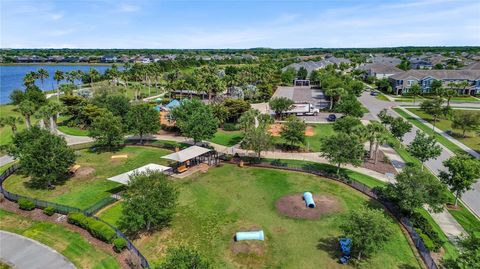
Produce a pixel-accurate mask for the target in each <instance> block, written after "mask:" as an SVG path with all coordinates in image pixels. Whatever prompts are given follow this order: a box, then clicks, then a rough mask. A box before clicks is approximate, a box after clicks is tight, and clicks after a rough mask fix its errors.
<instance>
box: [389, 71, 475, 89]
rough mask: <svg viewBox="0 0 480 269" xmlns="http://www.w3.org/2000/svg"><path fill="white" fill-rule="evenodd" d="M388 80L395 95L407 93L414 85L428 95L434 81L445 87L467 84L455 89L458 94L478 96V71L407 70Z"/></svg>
mask: <svg viewBox="0 0 480 269" xmlns="http://www.w3.org/2000/svg"><path fill="white" fill-rule="evenodd" d="M389 80H390V81H391V83H392V88H393V89H394V91H395V93H396V94H397V95H398V94H403V93H407V92H408V90H409V89H410V88H411V87H412V86H413V85H415V84H419V85H420V86H421V87H422V91H423V92H424V93H428V92H430V86H431V84H432V82H433V81H435V80H439V81H441V82H442V84H443V85H444V86H445V87H447V86H448V84H450V83H452V82H455V83H460V82H467V83H468V85H467V86H466V87H462V88H459V89H457V90H458V93H459V94H466V95H476V94H480V70H408V71H404V72H399V73H397V74H394V75H392V76H390V77H389Z"/></svg>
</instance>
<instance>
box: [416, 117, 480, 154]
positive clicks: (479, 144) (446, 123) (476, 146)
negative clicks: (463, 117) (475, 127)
mask: <svg viewBox="0 0 480 269" xmlns="http://www.w3.org/2000/svg"><path fill="white" fill-rule="evenodd" d="M408 110H409V111H410V112H413V113H414V114H415V115H417V116H419V117H421V118H422V119H424V120H426V121H427V122H429V123H431V124H433V118H432V116H431V115H428V114H427V113H425V112H423V111H422V110H421V109H419V108H408ZM456 111H466V110H454V112H456ZM468 111H469V112H472V113H475V114H477V115H478V117H480V110H476V111H475V110H468ZM435 128H438V129H440V130H442V131H448V130H450V131H452V132H453V133H452V135H451V136H453V137H454V138H455V139H457V140H458V141H460V142H461V143H463V144H465V145H466V146H468V147H470V148H471V149H473V150H475V151H477V152H480V137H479V136H478V134H477V133H476V132H474V131H467V132H465V136H466V137H463V135H462V130H459V129H454V128H452V121H451V120H450V119H444V118H441V119H439V120H437V122H436V123H435Z"/></svg>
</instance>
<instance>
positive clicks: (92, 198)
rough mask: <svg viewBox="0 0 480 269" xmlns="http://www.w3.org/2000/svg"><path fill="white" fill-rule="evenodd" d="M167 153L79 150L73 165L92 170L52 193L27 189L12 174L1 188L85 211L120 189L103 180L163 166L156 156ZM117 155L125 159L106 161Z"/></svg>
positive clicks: (127, 149) (23, 181)
mask: <svg viewBox="0 0 480 269" xmlns="http://www.w3.org/2000/svg"><path fill="white" fill-rule="evenodd" d="M168 153H170V151H168V150H164V149H158V148H151V147H136V146H129V147H125V148H123V149H121V150H119V151H118V152H115V153H110V152H105V153H92V152H90V151H88V150H80V151H77V154H78V157H77V162H76V163H77V164H79V165H80V166H81V167H83V168H84V169H93V171H92V173H91V174H88V175H76V176H75V177H73V178H70V179H68V180H66V181H65V182H64V183H63V184H62V185H59V186H56V188H55V189H53V190H45V189H34V188H31V187H28V184H27V182H28V180H29V178H28V177H25V176H23V175H21V174H19V173H16V174H14V175H12V176H10V177H9V178H8V179H7V180H6V181H5V182H4V187H5V189H7V190H8V191H11V192H13V193H17V194H21V195H25V196H28V197H32V198H37V199H42V200H47V201H52V202H56V203H60V204H64V205H69V206H74V207H78V208H81V209H85V208H88V207H89V206H91V205H93V204H95V203H96V202H98V201H100V200H102V199H104V198H106V197H108V196H110V195H111V194H112V193H115V192H117V191H118V188H121V186H122V185H121V184H119V183H116V182H112V181H109V180H106V179H107V178H108V177H111V176H115V175H118V174H121V173H125V172H128V171H130V170H133V169H135V168H138V167H140V166H143V165H145V164H148V163H156V164H167V160H163V159H161V158H160V156H163V155H166V154H168ZM117 154H127V155H128V159H116V160H112V159H111V158H110V157H111V156H112V155H117ZM81 169H82V168H81ZM79 173H80V172H79Z"/></svg>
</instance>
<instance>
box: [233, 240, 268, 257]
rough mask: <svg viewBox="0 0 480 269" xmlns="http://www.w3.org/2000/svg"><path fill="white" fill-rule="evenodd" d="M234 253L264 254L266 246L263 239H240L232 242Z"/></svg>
mask: <svg viewBox="0 0 480 269" xmlns="http://www.w3.org/2000/svg"><path fill="white" fill-rule="evenodd" d="M232 252H233V254H246V255H255V256H263V255H264V254H265V247H264V244H263V243H262V242H261V241H258V242H257V241H239V242H234V243H233V244H232Z"/></svg>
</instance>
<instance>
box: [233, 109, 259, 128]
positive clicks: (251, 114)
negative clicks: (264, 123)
mask: <svg viewBox="0 0 480 269" xmlns="http://www.w3.org/2000/svg"><path fill="white" fill-rule="evenodd" d="M259 115H260V111H258V110H257V109H249V110H247V111H245V113H243V114H242V116H240V118H238V126H239V127H240V128H242V129H243V131H244V132H245V133H246V132H247V131H248V130H250V129H251V128H253V127H255V119H256V118H257V117H258V116H259ZM257 121H258V119H257Z"/></svg>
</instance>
